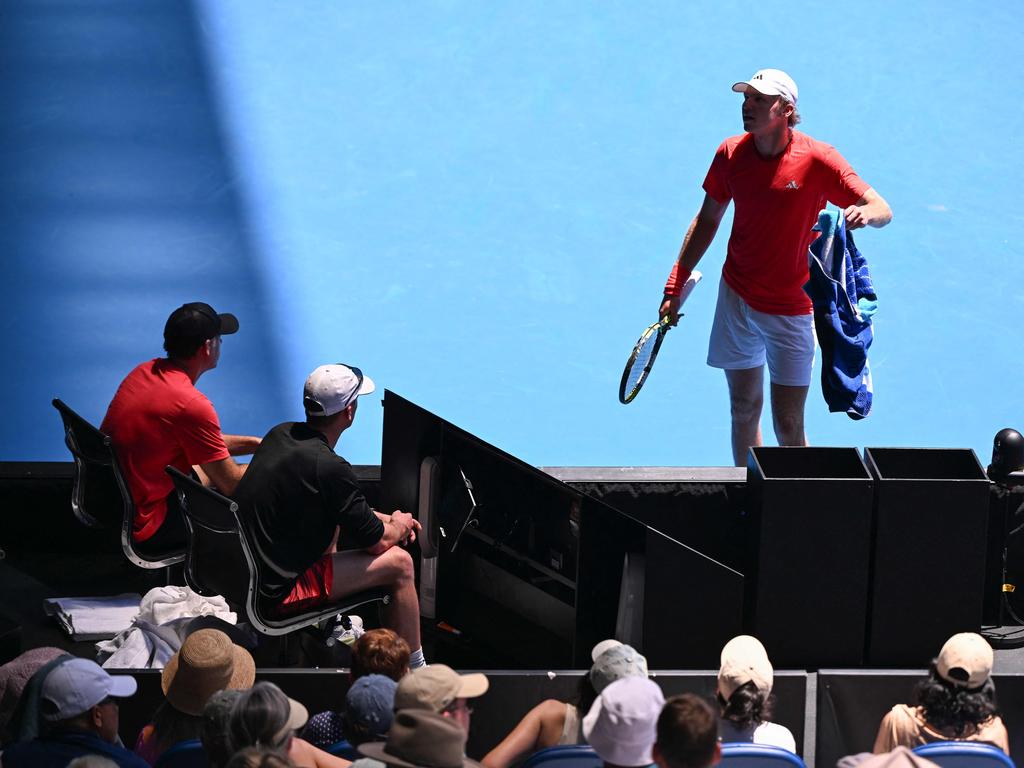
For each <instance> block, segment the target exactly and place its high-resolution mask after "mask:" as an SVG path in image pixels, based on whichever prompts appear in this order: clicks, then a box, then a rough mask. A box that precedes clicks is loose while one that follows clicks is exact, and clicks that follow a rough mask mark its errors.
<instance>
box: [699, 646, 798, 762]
mask: <svg viewBox="0 0 1024 768" xmlns="http://www.w3.org/2000/svg"><path fill="white" fill-rule="evenodd" d="M774 678H775V671H774V669H772V663H771V661H769V660H768V652H767V651H766V650H765V648H764V646H763V645H762V644H761V641H760V640H758V639H757V638H756V637H751V636H750V635H739V636H737V637H734V638H733V639H732V640H730V641H729V642H728V643H726V644H725V646H724V647H723V648H722V657H721V666H720V667H719V670H718V691H717V694H716V695H717V698H718V705H719V706H720V707H721V723H720V724H719V730H720V733H721V739H722V741H723V742H735V741H739V742H749V743H753V744H769V745H771V746H774V747H782V748H783V749H788V750H789V751H790V752H794V753H795V752H796V740H795V739H794V738H793V734H792V733H791V732H790V730H789V729H788V728H786V727H785V726H784V725H779V724H778V723H773V722H771V716H772V704H773V703H774V697H773V696H772V695H771V694H772V683H773V681H774Z"/></svg>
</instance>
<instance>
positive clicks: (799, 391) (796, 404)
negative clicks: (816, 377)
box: [771, 382, 810, 445]
mask: <svg viewBox="0 0 1024 768" xmlns="http://www.w3.org/2000/svg"><path fill="white" fill-rule="evenodd" d="M808 389H810V387H790V386H786V385H785V384H776V383H774V382H772V385H771V390H772V423H773V424H774V425H775V437H776V438H777V439H778V441H779V445H807V435H806V434H805V432H804V403H806V402H807V391H808Z"/></svg>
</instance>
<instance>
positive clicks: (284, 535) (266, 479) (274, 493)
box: [234, 422, 384, 599]
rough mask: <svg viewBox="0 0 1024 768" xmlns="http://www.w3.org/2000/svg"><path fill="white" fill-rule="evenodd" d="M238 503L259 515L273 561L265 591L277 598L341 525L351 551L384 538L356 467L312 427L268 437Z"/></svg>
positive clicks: (262, 552)
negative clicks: (357, 475) (358, 479)
mask: <svg viewBox="0 0 1024 768" xmlns="http://www.w3.org/2000/svg"><path fill="white" fill-rule="evenodd" d="M234 498H235V501H237V502H238V505H239V507H240V509H241V511H242V513H243V514H245V515H250V516H251V517H249V520H250V521H252V529H253V532H254V537H255V539H256V547H257V552H258V553H259V556H261V559H262V560H263V562H264V564H265V565H264V569H263V574H262V576H263V578H262V581H263V585H262V586H263V588H262V590H261V592H262V593H263V596H264V597H268V598H271V599H281V598H284V597H285V596H286V595H287V594H288V593H289V592H290V591H291V589H292V586H293V585H294V584H295V580H296V579H297V578H298V576H299V575H300V574H302V573H304V572H305V571H306V569H308V568H309V567H310V566H311V565H312V564H313V563H315V562H316V561H317V560H319V559H320V556H321V555H323V553H324V551H325V550H326V549H327V547H328V545H330V543H331V538H332V537H333V536H334V528H335V526H340V527H341V536H340V538H339V547H344V548H345V549H356V548H358V549H365V548H367V547H372V546H373V545H374V544H376V543H377V542H379V541H380V539H381V537H382V536H383V535H384V524H383V523H382V522H381V521H380V518H378V517H377V516H376V515H375V514H373V510H372V509H371V508H370V505H369V504H367V503H366V498H365V497H364V496H363V492H362V491H361V490H360V489H359V485H358V483H357V481H356V476H355V473H354V472H353V471H352V465H351V464H349V463H348V462H347V461H345V460H344V459H343V458H341V457H340V456H338V454H336V453H335V452H334V451H333V450H331V447H330V446H329V445H328V444H327V438H326V437H324V435H323V434H322V433H320V432H318V431H316V430H315V429H313V428H311V427H310V426H309V425H307V424H305V423H304V422H286V423H285V424H278V425H277V426H276V427H274V428H273V429H272V430H270V432H268V433H267V435H266V437H264V438H263V442H262V443H261V444H260V447H259V448H258V449H257V451H256V453H255V455H254V456H253V457H252V463H251V464H250V465H249V468H248V469H247V470H246V472H245V474H244V475H242V480H241V482H239V484H238V488H237V489H236V491H235V496H234Z"/></svg>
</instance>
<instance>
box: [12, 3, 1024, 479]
mask: <svg viewBox="0 0 1024 768" xmlns="http://www.w3.org/2000/svg"><path fill="white" fill-rule="evenodd" d="M1017 15H1018V14H1017V9H1016V7H1015V6H1014V5H1013V4H985V5H979V4H971V3H931V2H927V3H925V2H920V3H882V2H867V3H859V4H856V5H853V6H850V5H847V6H841V5H827V4H821V3H808V2H789V3H776V4H773V3H756V4H753V3H738V2H734V3H730V2H716V3H704V2H701V3H692V4H684V3H675V2H649V3H642V2H641V3H613V2H608V3H592V4H583V3H561V2H556V3H550V2H535V1H533V0H524V1H523V2H516V3H477V2H463V1H461V0H451V1H449V2H441V1H437V2H419V3H363V4H357V3H334V2H312V1H308V2H296V3H271V2H263V1H261V2H253V1H252V0H246V2H243V1H242V0H219V1H218V2H217V3H196V4H194V5H189V4H187V3H177V2H155V1H154V2H144V3H138V2H129V1H128V0H123V1H122V2H118V1H117V0H111V1H110V2H104V3H57V2H52V3H51V2H28V0H10V1H9V2H7V3H5V4H4V6H3V7H2V9H0V22H2V23H0V43H2V45H0V63H2V64H3V66H2V67H0V73H2V74H0V78H2V79H0V89H2V94H0V95H2V96H3V98H4V104H5V105H6V106H5V109H4V110H3V112H2V114H0V139H2V141H3V146H4V147H5V150H4V152H3V153H2V156H0V178H2V179H3V184H2V186H0V221H2V223H3V226H2V227H0V247H2V249H3V253H4V259H3V263H4V267H3V269H4V278H5V279H4V280H3V283H2V287H0V290H2V291H3V297H4V303H5V310H4V315H3V318H4V330H5V333H4V336H3V355H4V359H5V360H6V361H7V365H6V372H5V376H4V378H3V383H2V385H0V391H2V393H3V395H4V399H5V402H6V403H7V406H8V408H7V414H6V418H5V419H4V422H3V425H2V426H0V429H2V431H3V433H2V441H0V451H2V454H0V459H3V460H63V459H65V458H66V457H67V453H66V451H65V449H64V447H63V444H62V442H61V437H60V428H59V422H58V419H57V415H56V413H55V412H53V410H52V408H50V406H49V401H50V399H51V398H52V397H54V396H59V397H61V398H63V399H64V400H65V401H67V402H68V403H69V404H70V405H72V407H75V408H76V409H78V410H79V411H80V412H81V413H82V414H83V415H85V416H86V417H87V418H90V419H92V420H94V421H96V422H97V423H98V421H99V420H100V418H101V417H102V415H103V412H104V410H105V408H106V405H107V403H108V401H109V399H110V396H111V395H112V393H113V391H114V389H115V387H116V385H117V383H118V382H119V381H120V379H121V378H122V377H123V376H124V374H125V373H126V372H127V371H128V370H129V369H130V368H131V367H132V366H133V365H134V364H136V363H138V362H140V361H142V360H144V359H147V358H149V357H153V356H156V355H158V354H160V352H161V350H160V341H161V331H162V328H163V322H164V320H165V319H166V317H167V315H168V314H169V312H170V311H171V310H172V309H173V308H174V307H176V306H178V305H179V304H181V303H182V302H184V301H190V300H206V301H209V302H210V303H212V304H213V305H214V306H215V307H216V308H217V309H218V310H221V311H232V312H235V313H236V314H237V315H238V316H239V318H240V320H241V324H242V330H241V332H240V333H239V334H238V335H237V336H235V337H231V338H230V339H227V340H226V341H225V344H224V349H223V357H222V362H221V366H220V368H219V369H218V370H216V371H213V372H210V373H208V374H206V376H204V378H203V379H202V380H201V381H200V385H199V386H200V389H202V390H203V391H205V392H206V393H207V394H208V395H209V396H210V397H211V399H212V400H213V402H214V404H215V405H216V407H217V409H218V411H219V413H220V416H221V421H222V425H223V427H224V429H225V431H227V432H234V433H258V434H262V433H263V432H265V431H266V430H267V429H269V428H270V427H271V426H272V425H273V424H275V423H277V422H280V421H284V420H288V419H295V418H300V416H301V410H300V405H301V403H300V395H301V385H302V381H303V379H304V378H305V376H306V375H307V373H308V372H309V371H310V370H311V369H312V368H314V367H315V366H316V365H318V364H320V363H324V362H338V361H342V362H350V363H353V364H356V365H359V366H360V367H362V368H363V370H364V371H365V372H366V373H368V374H369V375H370V376H372V377H373V378H374V379H375V380H376V381H377V383H378V385H379V386H381V387H387V388H390V389H392V390H394V391H396V392H398V393H399V394H401V395H403V396H404V397H406V398H408V399H410V400H412V401H414V402H416V403H418V404H420V405H422V406H424V407H426V408H428V409H430V410H432V411H434V412H436V413H437V414H438V415H440V416H442V417H443V418H445V419H447V420H449V421H452V422H454V423H456V424H458V425H459V426H461V427H463V428H465V429H467V430H469V431H471V432H473V433H476V434H477V435H479V436H480V437H482V438H484V439H486V440H488V441H490V442H492V443H495V444H496V445H498V446H500V447H502V448H504V449H505V450H508V451H509V452H511V453H513V454H515V455H518V456H520V457H521V458H523V459H525V460H526V461H529V462H531V463H534V464H539V465H694V466H703V465H723V464H728V463H730V455H731V454H730V448H729V418H728V404H727V397H726V388H725V381H724V376H723V375H722V373H721V372H720V371H717V370H714V369H710V368H708V367H707V366H706V365H705V364H704V358H705V354H706V346H707V337H708V332H709V329H710V323H711V316H712V312H713V309H714V300H715V296H716V289H717V282H718V274H719V272H720V270H721V264H722V261H723V258H724V253H725V245H726V240H727V235H728V227H729V225H730V223H731V216H730V217H728V218H727V219H726V221H725V222H724V223H723V226H722V229H721V230H720V232H719V236H718V238H717V239H716V242H715V244H714V245H713V246H712V248H711V250H710V251H709V252H708V255H707V256H706V257H705V259H704V261H703V262H702V263H701V266H700V269H701V270H702V271H703V272H704V273H705V276H706V277H705V281H704V283H703V284H702V285H701V286H700V287H699V288H698V290H697V291H696V293H695V294H694V295H693V297H692V298H691V299H690V301H689V302H688V304H687V307H686V311H687V314H686V317H685V318H684V319H683V320H682V322H681V324H680V327H679V329H678V330H675V331H673V332H672V333H670V334H669V336H668V338H667V340H666V342H665V345H664V347H663V348H662V352H661V356H660V357H659V359H658V364H657V366H656V367H655V370H654V372H653V374H652V376H651V379H650V381H649V383H648V384H647V386H646V387H645V389H644V391H643V392H642V393H641V394H640V396H639V398H638V399H637V400H636V401H635V402H634V403H633V404H632V405H629V406H623V405H620V404H619V403H618V400H617V386H618V381H619V377H620V375H621V372H622V365H623V364H624V362H625V358H626V356H627V354H628V352H629V350H630V348H631V346H632V344H633V342H634V341H635V340H636V337H637V336H638V335H639V333H640V331H641V330H642V329H643V328H644V327H645V326H646V325H647V324H649V323H650V322H652V321H653V320H654V319H655V314H656V311H657V307H658V303H659V300H660V297H661V289H662V286H663V284H664V280H665V277H666V276H667V274H668V271H669V269H670V267H671V264H672V262H673V260H674V258H675V256H676V253H677V251H678V248H679V244H680V241H681V239H682V237H683V234H684V232H685V230H686V227H687V226H688V224H689V221H690V220H691V218H692V217H693V215H694V214H695V212H696V210H697V207H698V205H699V204H700V201H701V199H702V197H703V192H702V190H701V187H700V185H701V182H702V180H703V178H704V174H705V172H706V170H707V166H708V164H709V163H710V160H711V157H712V154H713V152H714V150H715V148H716V147H717V146H718V143H719V142H720V141H721V140H722V139H723V138H724V137H726V136H728V135H732V134H736V133H739V132H740V130H741V123H740V97H739V96H738V95H737V94H734V93H732V92H731V91H730V90H729V87H730V85H731V84H732V83H733V82H735V81H736V80H741V79H745V78H747V77H749V76H750V75H751V74H752V73H753V72H754V71H755V70H756V69H758V68H761V67H777V68H781V69H785V70H787V71H788V72H789V73H790V74H791V75H792V76H793V77H794V79H795V80H796V82H797V83H798V85H799V87H800V111H801V113H802V115H803V118H804V122H803V124H802V125H801V129H803V130H805V131H806V132H807V133H809V134H811V135H812V136H814V137H815V138H818V139H821V140H824V141H827V142H829V143H832V144H834V145H835V146H836V147H838V148H839V150H840V151H841V152H842V153H843V155H844V156H845V157H846V158H847V159H848V160H849V161H850V162H851V164H852V165H853V166H854V168H855V169H856V170H857V171H858V172H859V173H860V175H861V176H862V177H863V178H864V179H865V180H866V181H868V183H870V184H872V185H873V186H874V187H875V188H876V189H877V190H878V191H879V192H880V193H881V194H882V195H883V196H884V197H885V198H886V199H887V200H888V201H889V203H890V204H891V206H892V208H893V211H894V213H895V219H894V221H893V223H892V224H891V225H890V226H889V227H888V228H886V229H883V230H877V231H876V230H870V231H868V232H866V233H863V234H860V233H858V245H859V246H860V248H861V250H862V251H863V253H864V255H865V256H866V257H867V258H868V260H869V263H870V264H871V269H872V274H873V277H874V281H875V285H876V287H877V289H878V294H879V299H880V304H881V309H880V311H879V314H878V315H877V317H876V322H875V342H874V347H873V348H872V354H871V358H870V359H871V363H872V370H873V373H874V385H875V408H874V411H873V413H872V414H871V416H870V417H869V418H868V419H867V420H866V421H863V422H853V421H851V420H850V419H848V418H847V417H846V416H845V415H842V414H829V413H828V411H827V408H826V406H825V404H824V401H823V399H822V396H821V390H820V386H819V385H818V382H817V378H816V379H815V383H814V385H813V386H812V391H811V396H810V398H809V401H808V407H807V415H808V419H807V422H808V427H807V428H808V436H809V438H810V440H811V442H812V443H813V444H816V445H843V446H857V447H863V446H935V447H943V446H949V447H970V448H974V449H975V451H977V452H978V454H979V457H980V458H981V459H982V462H983V463H987V461H988V458H989V454H990V451H991V440H992V436H993V435H994V434H995V432H996V431H997V430H999V429H1000V428H1002V427H1005V426H1016V427H1018V428H1022V429H1024V412H1022V409H1021V407H1020V402H1021V387H1022V385H1021V382H1022V381H1024V356H1022V355H1021V354H1020V352H1019V351H1018V339H1019V336H1020V323H1019V318H1020V317H1021V314H1022V309H1024V289H1022V287H1021V286H1022V280H1021V278H1022V269H1024V267H1022V264H1024V259H1022V256H1024V254H1022V246H1021V238H1020V237H1019V234H1018V231H1019V229H1020V227H1021V225H1022V223H1024V222H1022V214H1021V209H1020V205H1019V194H1018V187H1019V176H1020V172H1021V169H1022V168H1024V162H1022V161H1024V148H1022V147H1024V142H1022V140H1021V139H1022V133H1021V131H1022V128H1021V126H1022V125H1024V109H1022V107H1021V101H1020V99H1019V97H1018V96H1017V93H1016V84H1015V74H1016V72H1018V71H1019V70H1020V69H1021V66H1020V65H1021V63H1022V52H1024V39H1022V38H1024V33H1022V31H1021V27H1020V24H1019V23H1018V22H1019V20H1018V18H1017ZM819 372H820V365H816V376H817V374H818V373H819ZM763 426H764V431H765V438H766V441H767V442H768V443H769V444H771V443H773V441H774V436H773V434H772V430H771V422H770V417H769V416H768V414H767V413H766V414H765V417H764V421H763ZM380 432H381V412H380V408H379V407H377V406H376V405H375V404H373V403H364V404H363V407H362V409H361V410H360V416H359V419H358V420H357V422H356V425H355V427H354V428H353V429H352V431H350V432H349V433H347V434H346V435H345V436H344V437H343V438H342V442H341V444H340V448H339V451H340V452H341V453H343V454H344V455H345V456H346V457H347V458H349V459H350V460H351V461H353V462H355V463H377V462H379V460H380Z"/></svg>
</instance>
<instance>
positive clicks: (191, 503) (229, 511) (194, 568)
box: [166, 467, 249, 607]
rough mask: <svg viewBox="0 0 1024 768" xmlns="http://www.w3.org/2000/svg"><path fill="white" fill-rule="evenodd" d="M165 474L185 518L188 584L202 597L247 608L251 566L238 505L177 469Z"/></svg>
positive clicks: (186, 577) (186, 578)
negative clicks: (244, 547) (219, 598)
mask: <svg viewBox="0 0 1024 768" xmlns="http://www.w3.org/2000/svg"><path fill="white" fill-rule="evenodd" d="M166 471H167V474H168V475H170V476H171V481H172V482H173V483H174V488H175V490H176V491H177V492H178V500H179V502H180V504H181V513H182V515H183V517H184V518H185V531H186V536H187V540H188V547H187V548H186V552H185V583H186V584H188V585H189V587H191V588H192V589H193V590H194V591H196V592H198V593H199V594H201V595H221V596H223V597H224V599H225V600H227V601H228V602H229V603H231V604H233V605H234V606H237V607H242V606H244V605H245V600H246V592H247V590H248V587H249V566H248V563H247V562H246V559H245V554H244V553H243V552H242V542H241V539H240V537H239V533H238V522H237V520H236V517H235V510H237V509H238V505H237V504H235V502H233V501H232V500H231V499H229V498H228V497H227V496H224V495H222V494H220V493H217V492H216V491H214V490H212V489H210V488H207V487H206V486H204V485H203V484H202V483H200V482H198V481H196V480H195V479H194V478H192V477H190V476H189V475H186V474H184V473H183V472H179V471H178V470H177V469H175V468H174V467H167V469H166Z"/></svg>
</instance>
